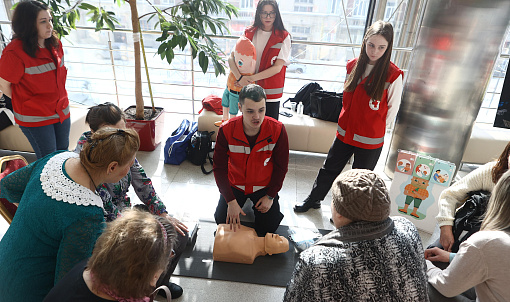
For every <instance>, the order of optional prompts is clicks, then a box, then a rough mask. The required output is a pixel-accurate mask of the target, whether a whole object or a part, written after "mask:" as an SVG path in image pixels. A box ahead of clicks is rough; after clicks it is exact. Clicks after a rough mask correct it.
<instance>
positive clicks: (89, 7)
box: [78, 2, 97, 10]
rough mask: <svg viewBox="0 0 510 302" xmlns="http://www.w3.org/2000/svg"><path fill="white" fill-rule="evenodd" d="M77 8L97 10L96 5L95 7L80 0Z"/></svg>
mask: <svg viewBox="0 0 510 302" xmlns="http://www.w3.org/2000/svg"><path fill="white" fill-rule="evenodd" d="M78 8H81V9H83V10H97V7H95V6H94V5H90V4H88V3H85V2H82V3H81V4H80V5H79V6H78Z"/></svg>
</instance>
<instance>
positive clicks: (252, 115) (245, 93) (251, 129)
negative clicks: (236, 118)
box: [238, 84, 266, 135]
mask: <svg viewBox="0 0 510 302" xmlns="http://www.w3.org/2000/svg"><path fill="white" fill-rule="evenodd" d="M238 106H239V111H241V112H242V113H243V128H244V132H245V133H247V134H251V135H255V134H257V133H258V132H259V131H260V127H261V126H262V122H263V121H264V116H265V114H266V93H265V92H264V89H263V88H262V87H260V86H259V85H257V84H248V85H246V86H244V87H243V88H242V89H241V91H240V92H239V104H238ZM252 133H253V134H252Z"/></svg>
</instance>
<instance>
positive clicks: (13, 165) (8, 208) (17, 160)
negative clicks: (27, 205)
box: [0, 155, 28, 224]
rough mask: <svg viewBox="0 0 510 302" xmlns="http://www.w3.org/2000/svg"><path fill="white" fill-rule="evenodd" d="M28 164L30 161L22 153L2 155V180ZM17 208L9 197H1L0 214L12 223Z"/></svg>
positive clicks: (0, 162) (0, 159) (0, 176)
mask: <svg viewBox="0 0 510 302" xmlns="http://www.w3.org/2000/svg"><path fill="white" fill-rule="evenodd" d="M4 164H5V167H4ZM26 165H28V162H27V160H26V159H25V158H24V157H23V156H21V155H9V156H3V157H0V171H2V172H1V173H0V180H2V178H4V177H5V176H6V175H8V174H9V173H11V172H14V171H16V170H18V169H19V168H23V167H24V166H26ZM17 208H18V207H17V206H16V205H15V204H13V203H10V202H9V201H8V200H7V199H5V198H0V214H1V215H2V217H3V218H4V219H5V220H7V222H8V223H9V224H11V222H12V218H13V217H14V214H15V213H16V209H17Z"/></svg>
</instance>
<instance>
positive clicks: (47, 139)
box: [19, 118, 71, 159]
mask: <svg viewBox="0 0 510 302" xmlns="http://www.w3.org/2000/svg"><path fill="white" fill-rule="evenodd" d="M19 128H20V129H21V131H23V134H25V136H26V137H27V138H28V141H29V142H30V145H32V148H33V149H34V152H35V155H36V156H37V159H39V158H41V157H44V156H46V155H48V154H50V153H53V152H55V151H57V150H67V149H68V148H69V132H70V130H71V119H70V118H68V119H66V120H64V121H63V122H62V123H55V124H51V125H47V126H40V127H24V126H19Z"/></svg>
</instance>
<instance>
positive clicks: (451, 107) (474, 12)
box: [385, 0, 510, 177]
mask: <svg viewBox="0 0 510 302" xmlns="http://www.w3.org/2000/svg"><path fill="white" fill-rule="evenodd" d="M509 15H510V1H508V0H469V1H467V0H450V1H445V0H429V1H428V3H427V7H426V8H425V14H424V19H423V23H422V26H421V28H420V32H419V34H418V40H417V45H416V47H415V50H414V53H413V57H412V59H411V64H410V68H409V74H408V78H407V81H406V84H405V87H404V94H403V97H402V105H401V107H400V112H399V115H398V118H397V123H396V125H395V129H394V131H393V137H392V141H391V143H390V147H389V152H388V157H387V159H386V167H385V172H386V174H388V175H389V176H390V177H393V171H394V168H395V163H396V158H397V151H398V150H399V149H402V150H409V151H414V152H417V153H420V154H427V155H430V156H433V157H436V158H439V159H443V160H448V161H450V162H453V163H455V164H456V165H457V167H458V166H459V164H460V161H461V159H462V155H463V152H464V149H465V148H466V145H467V142H468V140H469V137H470V135H471V128H472V126H473V123H474V121H475V119H476V116H477V114H478V111H479V109H480V106H481V104H482V100H483V97H484V92H485V87H486V86H487V84H488V81H489V79H490V76H491V71H492V67H493V65H494V62H495V61H496V58H497V55H498V48H499V45H500V43H501V41H502V39H503V37H504V34H505V30H506V26H507V24H508V16H509ZM480 152H483V150H480Z"/></svg>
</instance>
